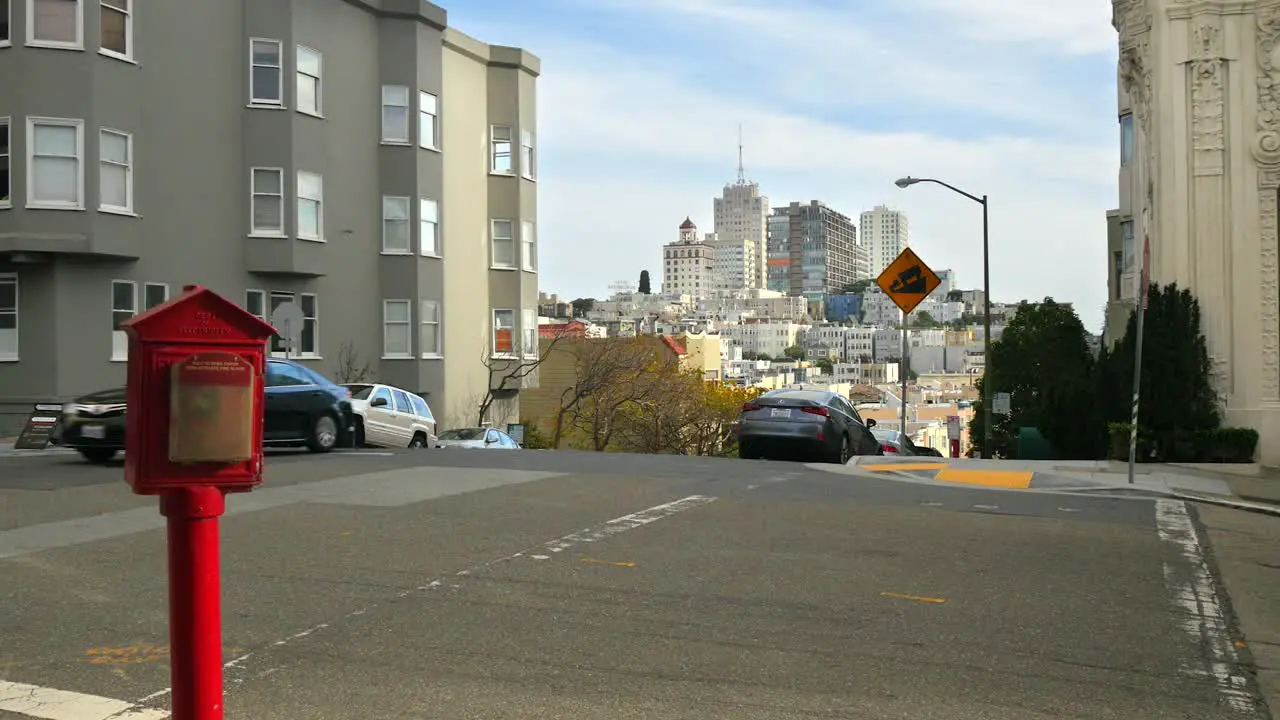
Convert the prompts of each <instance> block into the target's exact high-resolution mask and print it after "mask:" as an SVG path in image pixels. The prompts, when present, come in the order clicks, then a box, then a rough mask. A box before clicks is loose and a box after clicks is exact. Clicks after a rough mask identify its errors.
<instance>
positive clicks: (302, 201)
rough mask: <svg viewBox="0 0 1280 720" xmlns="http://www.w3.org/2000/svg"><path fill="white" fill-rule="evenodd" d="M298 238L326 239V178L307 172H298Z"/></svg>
mask: <svg viewBox="0 0 1280 720" xmlns="http://www.w3.org/2000/svg"><path fill="white" fill-rule="evenodd" d="M298 237H299V238H301V239H303V240H323V239H324V178H322V177H320V174H319V173H313V172H307V171H305V170H299V171H298Z"/></svg>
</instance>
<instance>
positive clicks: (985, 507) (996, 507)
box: [974, 505, 1000, 510]
mask: <svg viewBox="0 0 1280 720" xmlns="http://www.w3.org/2000/svg"><path fill="white" fill-rule="evenodd" d="M974 507H976V508H978V509H979V510H999V509H1000V506H999V505H974Z"/></svg>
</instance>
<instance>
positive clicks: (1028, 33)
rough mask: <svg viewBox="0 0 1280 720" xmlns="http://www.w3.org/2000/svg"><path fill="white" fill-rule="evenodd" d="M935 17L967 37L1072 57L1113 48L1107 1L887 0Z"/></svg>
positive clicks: (1109, 6) (1105, 52)
mask: <svg viewBox="0 0 1280 720" xmlns="http://www.w3.org/2000/svg"><path fill="white" fill-rule="evenodd" d="M891 1H892V2H896V3H902V5H904V6H906V7H908V8H918V9H919V10H921V11H928V12H937V13H939V14H941V15H944V16H946V18H948V19H949V20H950V21H953V22H957V23H959V29H960V30H961V31H962V32H964V33H965V34H967V35H969V36H970V37H974V38H977V39H981V40H986V41H994V42H1005V43H1030V44H1037V45H1044V46H1046V47H1047V48H1048V49H1051V50H1052V49H1057V50H1060V51H1064V52H1067V53H1071V54H1077V55H1089V54H1105V55H1110V54H1113V53H1114V52H1115V49H1116V34H1115V30H1114V29H1113V28H1112V27H1111V2H1110V0H891Z"/></svg>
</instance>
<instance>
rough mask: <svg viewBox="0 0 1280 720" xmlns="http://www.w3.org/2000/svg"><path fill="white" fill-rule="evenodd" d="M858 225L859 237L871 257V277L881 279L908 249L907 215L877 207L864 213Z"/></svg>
mask: <svg viewBox="0 0 1280 720" xmlns="http://www.w3.org/2000/svg"><path fill="white" fill-rule="evenodd" d="M858 224H859V228H858V229H859V231H860V232H859V237H860V238H862V244H863V245H864V246H865V247H866V248H867V249H868V251H869V253H870V255H871V277H872V278H877V277H880V273H882V272H884V269H885V268H887V267H889V263H891V262H893V260H894V258H896V257H898V255H899V254H901V253H902V251H903V250H906V249H907V245H908V244H909V238H908V232H907V214H906V213H904V212H902V211H901V210H893V209H890V208H889V207H888V206H886V205H877V206H875V207H874V208H872V209H871V210H866V211H864V212H863V213H862V215H861V216H860V217H859V219H858Z"/></svg>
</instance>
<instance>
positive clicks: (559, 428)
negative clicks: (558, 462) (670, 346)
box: [551, 336, 677, 450]
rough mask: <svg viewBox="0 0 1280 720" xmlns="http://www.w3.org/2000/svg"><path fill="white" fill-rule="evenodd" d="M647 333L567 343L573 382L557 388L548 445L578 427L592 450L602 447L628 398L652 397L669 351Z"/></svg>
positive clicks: (556, 444) (557, 444) (630, 400)
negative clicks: (572, 370) (569, 344)
mask: <svg viewBox="0 0 1280 720" xmlns="http://www.w3.org/2000/svg"><path fill="white" fill-rule="evenodd" d="M652 340H653V338H651V337H644V336H642V337H631V338H600V339H596V340H583V341H580V342H575V343H573V346H572V350H571V352H572V353H573V356H574V357H573V361H574V382H573V385H571V386H569V387H567V388H565V390H564V391H563V392H562V393H561V394H560V405H559V407H558V408H557V410H556V417H555V424H554V427H553V431H552V436H551V445H552V446H553V447H556V448H558V447H560V445H561V443H562V442H563V441H564V437H565V434H566V433H567V432H568V431H569V430H571V429H572V430H579V431H582V432H584V433H585V434H586V435H587V436H588V437H589V438H590V441H591V446H592V448H593V449H595V450H603V449H604V448H605V447H607V446H608V444H609V441H610V440H611V439H612V438H613V434H614V432H615V431H616V429H617V423H616V422H615V421H616V420H617V418H618V414H619V412H620V411H621V410H622V409H623V408H624V407H626V406H627V405H628V404H632V403H641V402H647V401H649V400H651V399H652V398H654V397H657V396H658V394H659V392H660V389H661V380H662V378H664V377H666V376H667V373H666V372H665V367H666V364H669V363H674V362H677V359H676V358H675V357H674V356H670V355H667V356H664V351H663V350H662V349H661V348H659V347H658V346H657V345H655V344H654V343H653V342H652Z"/></svg>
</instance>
